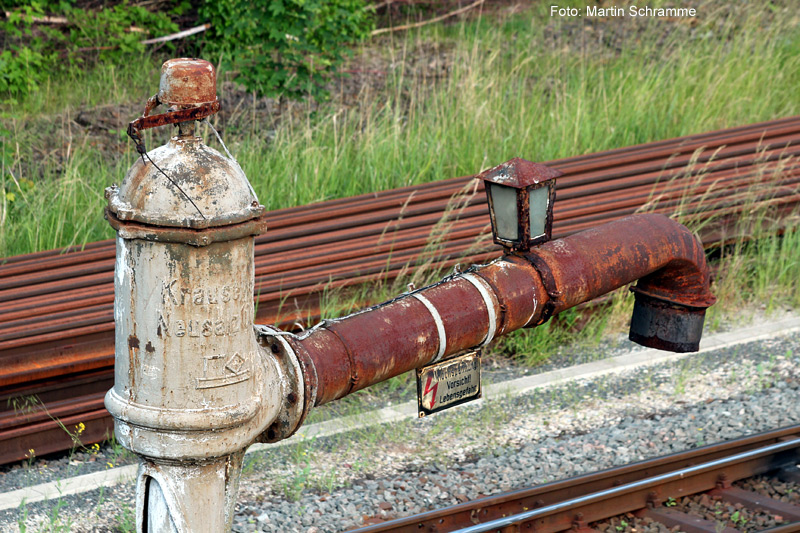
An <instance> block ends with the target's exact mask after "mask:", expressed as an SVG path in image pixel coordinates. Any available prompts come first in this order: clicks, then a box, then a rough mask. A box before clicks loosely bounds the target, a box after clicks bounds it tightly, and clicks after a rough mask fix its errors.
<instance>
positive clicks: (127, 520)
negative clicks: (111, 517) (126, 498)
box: [116, 502, 136, 533]
mask: <svg viewBox="0 0 800 533" xmlns="http://www.w3.org/2000/svg"><path fill="white" fill-rule="evenodd" d="M116 522H117V527H118V528H119V530H120V531H121V532H122V533H133V532H134V531H136V512H135V511H134V510H133V509H132V508H131V506H130V505H129V504H128V503H127V502H122V504H121V506H120V513H119V514H118V515H117V517H116Z"/></svg>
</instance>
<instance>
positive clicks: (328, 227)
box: [0, 116, 800, 463]
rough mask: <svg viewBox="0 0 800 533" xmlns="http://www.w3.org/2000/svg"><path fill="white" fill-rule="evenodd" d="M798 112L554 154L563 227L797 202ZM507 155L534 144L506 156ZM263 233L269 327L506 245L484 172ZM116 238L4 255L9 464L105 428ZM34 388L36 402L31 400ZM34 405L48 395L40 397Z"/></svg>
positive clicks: (273, 215) (260, 273)
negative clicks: (498, 235) (357, 291)
mask: <svg viewBox="0 0 800 533" xmlns="http://www.w3.org/2000/svg"><path fill="white" fill-rule="evenodd" d="M799 153H800V116H798V117H790V118H786V119H781V120H776V121H771V122H765V123H760V124H754V125H749V126H743V127H739V128H733V129H727V130H720V131H715V132H710V133H704V134H700V135H693V136H688V137H680V138H675V139H670V140H665V141H659V142H654V143H648V144H642V145H637V146H632V147H628V148H621V149H617V150H610V151H607V152H599V153H595V154H588V155H583V156H577V157H570V158H566V159H560V160H556V161H549V162H546V164H547V165H550V166H552V167H555V168H557V169H559V170H561V171H562V172H564V176H563V177H561V178H559V180H558V185H557V201H556V204H555V224H554V230H553V233H554V237H563V236H565V235H568V234H570V233H574V232H577V231H581V230H584V229H587V228H590V227H593V226H596V225H599V224H602V223H605V222H609V221H611V220H614V219H617V218H620V217H623V216H626V215H629V214H632V213H635V212H639V211H642V210H646V211H653V212H660V213H665V214H674V213H676V212H680V214H681V216H682V220H695V221H697V222H703V221H705V222H709V223H708V224H705V225H704V226H703V227H702V230H701V237H702V238H703V241H704V243H705V244H706V245H707V246H714V245H717V244H719V243H720V242H723V241H724V240H726V239H728V238H731V237H733V236H734V235H733V234H732V231H734V228H736V227H739V226H738V225H737V224H736V222H737V220H738V219H739V218H741V217H742V216H745V217H746V216H747V215H748V213H750V212H751V210H752V208H753V206H754V205H761V206H769V209H770V213H771V214H772V215H773V216H777V217H779V216H782V215H785V214H786V213H789V212H792V211H793V210H794V209H795V208H796V207H797V205H798V204H800V187H799V186H798V184H800V162H798V158H797V155H798V154H799ZM514 155H521V156H523V157H525V154H509V157H511V156H514ZM267 217H268V222H267V227H268V230H267V233H266V234H264V235H261V236H259V237H257V238H256V248H255V256H256V271H255V277H256V282H255V301H256V305H257V313H256V316H257V319H258V321H260V322H262V323H279V324H283V325H290V324H292V323H294V322H296V321H303V322H306V321H308V320H309V319H315V318H317V317H319V315H320V304H321V299H322V295H323V293H324V292H325V291H330V290H337V289H345V288H347V287H354V286H357V285H360V284H363V283H365V282H373V281H376V280H388V281H391V280H394V279H397V278H398V276H401V275H403V274H407V273H412V272H414V271H415V270H417V269H423V268H425V269H430V268H433V269H450V268H452V267H453V266H454V265H455V264H456V263H462V264H466V263H477V262H485V261H487V260H490V259H492V258H494V257H497V256H498V255H499V249H498V248H497V247H495V246H494V245H493V244H492V243H491V239H489V238H487V235H488V232H489V229H490V228H489V220H488V216H487V206H486V201H485V195H484V193H483V188H482V184H481V183H480V182H479V181H478V180H475V179H474V178H473V177H462V178H454V179H449V180H444V181H439V182H433V183H427V184H423V185H417V186H411V187H404V188H400V189H394V190H388V191H382V192H378V193H374V194H366V195H361V196H356V197H351V198H342V199H338V200H332V201H328V202H322V203H317V204H311V205H307V206H301V207H296V208H289V209H281V210H277V211H272V212H270V213H268V214H267ZM114 254H115V249H114V241H113V240H107V241H100V242H95V243H90V244H87V245H86V246H84V247H82V248H80V249H78V248H67V249H62V250H51V251H45V252H38V253H33V254H28V255H23V256H16V257H10V258H7V259H5V260H4V261H3V264H2V265H0V391H2V392H0V463H5V462H10V461H15V460H20V459H23V458H24V457H25V456H26V455H28V454H29V452H28V450H29V449H30V448H33V449H34V450H35V451H36V452H35V453H36V454H37V455H42V454H44V453H50V452H54V451H60V450H63V449H69V448H70V447H71V446H72V444H73V441H72V439H71V438H70V437H69V435H67V434H66V432H65V431H64V429H63V428H62V427H61V425H60V424H58V423H56V422H55V420H54V419H59V420H60V422H61V424H63V425H64V426H66V428H67V429H69V430H71V431H74V429H75V426H77V425H78V424H79V423H83V425H84V427H85V429H84V431H83V433H82V434H81V436H80V437H81V440H82V441H83V443H84V444H86V443H91V442H97V441H100V440H102V439H104V438H105V437H106V436H107V433H108V432H109V431H110V428H111V419H110V417H109V415H108V413H107V412H106V411H105V409H104V408H103V403H102V399H103V394H104V392H105V391H106V390H107V389H108V388H110V387H111V385H112V381H113V362H114V317H113V299H114V288H113V275H114V274H113V271H114ZM31 398H34V400H33V401H31ZM41 404H44V405H46V406H47V408H46V409H44V408H42V406H41Z"/></svg>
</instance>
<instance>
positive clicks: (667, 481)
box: [357, 426, 800, 533]
mask: <svg viewBox="0 0 800 533" xmlns="http://www.w3.org/2000/svg"><path fill="white" fill-rule="evenodd" d="M799 461H800V426H792V427H788V428H782V429H779V430H775V431H770V432H767V433H762V434H759V435H754V436H749V437H746V438H742V439H736V440H733V441H728V442H724V443H721V444H714V445H710V446H705V447H702V448H696V449H693V450H690V451H687V452H680V453H676V454H672V455H668V456H665V457H659V458H655V459H650V460H647V461H642V462H638V463H633V464H629V465H625V466H621V467H616V468H611V469H608V470H604V471H601V472H595V473H591V474H587V475H583V476H579V477H574V478H571V479H566V480H562V481H557V482H553V483H547V484H544V485H540V486H536V487H532V488H527V489H521V490H515V491H512V492H507V493H504V494H499V495H496V496H492V497H488V498H482V499H479V500H475V501H471V502H466V503H463V504H460V505H455V506H452V507H447V508H444V509H439V510H435V511H431V512H427V513H423V514H419V515H416V516H411V517H407V518H403V519H398V520H392V521H389V522H384V523H378V524H374V525H371V526H368V527H364V528H360V529H358V530H357V531H358V532H359V533H379V532H380V533H390V532H391V533H400V532H409V533H410V532H412V531H413V532H423V531H424V532H444V531H448V532H449V531H460V532H462V533H481V532H503V533H505V532H511V531H514V532H518V531H537V532H557V531H566V530H573V531H581V532H591V531H598V529H596V527H597V526H598V525H599V524H598V522H600V521H604V520H608V519H610V518H613V517H615V516H620V515H621V516H623V517H625V516H626V517H627V518H628V520H630V521H631V522H633V520H634V519H637V520H641V519H647V521H646V522H645V523H651V524H652V523H654V522H655V523H660V524H664V525H665V526H666V527H668V528H674V527H676V526H677V527H678V529H677V530H678V531H690V532H711V533H720V532H725V533H734V532H736V531H739V530H740V529H737V528H735V527H732V525H733V526H737V525H738V526H744V525H745V522H746V519H744V518H742V519H739V517H744V516H747V512H750V513H753V512H760V513H762V514H766V515H768V516H771V517H772V520H771V521H772V522H775V523H777V524H779V526H777V527H776V528H774V529H770V531H781V532H788V531H800V505H793V504H790V503H786V502H782V501H780V500H776V499H773V498H771V497H769V496H765V495H764V494H763V493H758V492H754V491H750V490H746V489H743V488H741V487H740V486H737V483H736V482H738V481H739V480H743V479H747V478H752V477H754V476H762V475H767V476H770V477H772V478H775V479H781V480H783V481H788V482H792V483H800V470H798V462H799ZM761 484H763V482H762V483H761ZM698 494H701V495H702V496H701V497H700V498H699V501H701V502H703V505H707V506H711V507H712V509H713V508H716V509H728V508H729V507H733V508H735V509H736V510H737V511H739V514H736V515H734V514H733V512H730V511H728V512H727V514H726V515H725V517H724V518H723V517H722V514H723V513H721V512H720V513H718V515H713V514H712V516H719V517H720V518H718V519H715V520H708V519H706V518H703V517H700V516H697V515H696V514H689V513H686V512H683V511H682V510H679V509H683V508H686V507H688V506H687V505H686V503H685V502H686V501H687V500H688V499H689V498H688V497H689V496H692V495H698ZM712 502H721V503H720V504H718V505H714V504H711V503H712ZM708 504H711V505H708ZM734 512H735V511H734ZM732 516H733V517H734V519H733V520H731V517H732ZM622 521H624V519H622V520H617V521H616V524H620V523H621V522H622ZM628 525H629V524H627V523H626V525H625V526H624V527H623V526H615V530H616V531H620V532H621V531H623V530H626V531H629V530H630V528H628ZM750 530H752V529H750Z"/></svg>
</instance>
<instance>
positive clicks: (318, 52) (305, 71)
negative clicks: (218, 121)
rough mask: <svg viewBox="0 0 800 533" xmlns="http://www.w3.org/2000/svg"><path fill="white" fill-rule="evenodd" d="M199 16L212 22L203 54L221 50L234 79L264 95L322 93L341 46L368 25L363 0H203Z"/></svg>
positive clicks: (339, 58) (340, 55)
mask: <svg viewBox="0 0 800 533" xmlns="http://www.w3.org/2000/svg"><path fill="white" fill-rule="evenodd" d="M198 15H199V17H198V20H200V21H202V22H210V23H211V25H212V26H211V30H210V32H211V34H210V36H209V37H211V39H210V41H209V42H208V45H207V46H206V49H205V50H204V52H205V53H207V54H215V55H216V54H222V57H225V58H227V63H228V64H229V65H230V66H231V68H233V69H234V70H237V71H238V77H237V78H236V79H237V81H239V82H240V83H242V84H243V85H245V86H246V87H247V88H249V89H251V90H255V91H257V92H259V93H261V94H265V95H269V96H278V95H285V96H289V97H299V96H304V95H313V96H316V97H324V96H325V95H326V94H327V93H326V92H325V89H324V83H325V80H326V79H327V76H328V75H329V74H330V73H331V72H332V71H333V69H334V68H335V67H336V66H337V65H339V64H340V63H341V62H342V60H343V59H344V56H345V54H346V53H347V51H348V50H347V48H345V47H344V45H345V44H346V43H349V42H354V41H357V40H359V39H362V38H364V37H366V36H368V35H369V32H370V30H371V29H372V16H371V11H368V10H367V9H366V6H365V4H364V2H363V0H272V1H270V2H251V1H249V0H224V1H214V0H206V2H204V3H203V5H202V6H201V7H200V8H199V12H198Z"/></svg>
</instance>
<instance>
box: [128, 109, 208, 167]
mask: <svg viewBox="0 0 800 533" xmlns="http://www.w3.org/2000/svg"><path fill="white" fill-rule="evenodd" d="M158 104H159V102H158V96H153V97H151V98H150V99H149V100H148V101H147V105H146V106H145V109H144V114H143V115H142V116H141V117H139V118H137V119H136V120H134V121H133V122H131V123H130V124H128V136H129V137H130V138H131V139H133V142H134V143H136V151H137V152H139V153H140V154H144V153H145V152H146V151H147V148H146V147H145V145H144V139H142V136H141V135H139V132H141V131H142V130H146V129H150V128H156V127H158V126H166V125H167V124H178V123H179V122H188V121H190V120H203V119H204V118H206V117H210V116H211V115H213V114H214V113H216V112H217V111H219V100H214V101H213V102H209V103H206V104H200V105H198V106H193V107H189V108H187V109H179V110H177V111H170V112H167V113H161V114H159V115H150V114H149V113H150V110H152V109H153V108H154V107H156V106H157V105H158Z"/></svg>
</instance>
